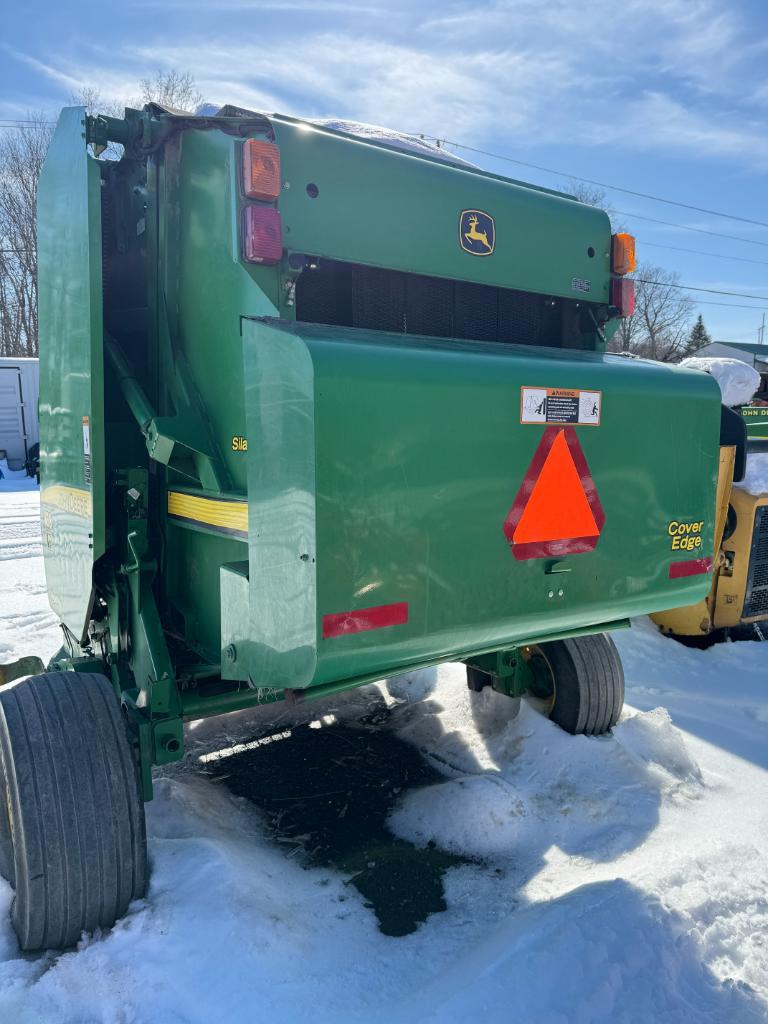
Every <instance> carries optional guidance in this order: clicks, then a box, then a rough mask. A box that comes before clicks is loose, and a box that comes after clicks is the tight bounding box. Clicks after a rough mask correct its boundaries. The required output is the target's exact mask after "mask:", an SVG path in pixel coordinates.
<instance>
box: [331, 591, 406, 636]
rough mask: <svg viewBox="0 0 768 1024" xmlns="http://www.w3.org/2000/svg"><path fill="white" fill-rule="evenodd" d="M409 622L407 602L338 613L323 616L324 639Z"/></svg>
mask: <svg viewBox="0 0 768 1024" xmlns="http://www.w3.org/2000/svg"><path fill="white" fill-rule="evenodd" d="M407 621H408V602H407V601H399V602H398V603H397V604H379V605H376V607H375V608H360V609H359V610H358V611H355V612H338V613H337V614H335V615H324V616H323V639H324V640H327V639H329V638H330V637H333V636H345V635H346V634H347V633H362V632H364V631H365V630H367V629H383V628H384V627H385V626H403V625H405V623H406V622H407Z"/></svg>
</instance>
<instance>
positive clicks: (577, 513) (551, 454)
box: [504, 426, 605, 561]
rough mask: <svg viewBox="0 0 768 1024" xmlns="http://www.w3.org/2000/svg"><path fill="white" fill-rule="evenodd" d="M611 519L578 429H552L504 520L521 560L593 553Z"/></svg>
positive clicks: (533, 459) (506, 531)
mask: <svg viewBox="0 0 768 1024" xmlns="http://www.w3.org/2000/svg"><path fill="white" fill-rule="evenodd" d="M604 523H605V514H604V512H603V509H602V506H601V504H600V499H599V498H598V496H597V491H596V490H595V483H594V481H593V479H592V475H591V474H590V472H589V467H588V466H587V460H586V459H585V457H584V452H583V451H582V448H581V444H580V443H579V439H578V436H577V434H576V431H575V430H574V429H573V427H569V426H566V427H548V428H547V429H546V430H545V431H544V434H543V436H542V438H541V441H540V442H539V446H538V448H537V449H536V451H535V452H534V455H533V458H532V459H531V464H530V466H529V467H528V471H527V473H526V474H525V477H524V479H523V482H522V484H521V486H520V490H519V491H518V493H517V497H516V498H515V501H514V503H513V505H512V508H511V509H510V511H509V515H508V516H507V518H506V520H505V522H504V536H505V537H506V538H507V541H508V542H509V544H510V546H511V548H512V553H513V554H514V556H515V558H517V559H519V560H521V561H522V560H524V559H528V558H547V557H551V556H555V557H559V556H561V555H571V554H578V553H581V552H585V551H592V550H593V549H594V547H595V545H596V544H597V541H598V538H599V536H600V533H601V531H602V528H603V524H604Z"/></svg>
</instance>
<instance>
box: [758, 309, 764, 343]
mask: <svg viewBox="0 0 768 1024" xmlns="http://www.w3.org/2000/svg"><path fill="white" fill-rule="evenodd" d="M764 337H765V313H763V322H762V323H761V324H760V326H759V327H758V329H757V344H758V345H762V344H763V338H764Z"/></svg>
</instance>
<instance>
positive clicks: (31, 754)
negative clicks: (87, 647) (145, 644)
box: [0, 672, 147, 950]
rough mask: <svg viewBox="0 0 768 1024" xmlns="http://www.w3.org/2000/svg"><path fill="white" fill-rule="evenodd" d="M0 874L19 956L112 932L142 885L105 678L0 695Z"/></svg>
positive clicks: (132, 805) (72, 678) (76, 677)
mask: <svg viewBox="0 0 768 1024" xmlns="http://www.w3.org/2000/svg"><path fill="white" fill-rule="evenodd" d="M0 787H1V788H0V870H1V871H2V873H3V874H4V875H5V877H6V878H7V879H8V881H9V882H10V883H11V886H12V887H13V888H14V890H15V896H14V900H13V904H12V906H11V921H12V924H13V927H14V930H15V932H16V935H17V938H18V941H19V945H20V946H21V948H22V949H23V950H41V949H66V948H67V947H69V946H73V945H75V944H76V943H77V942H78V940H79V939H80V937H81V935H82V934H83V932H92V931H94V930H95V929H96V928H110V927H111V926H112V925H113V924H114V923H115V921H116V920H117V919H118V918H119V917H121V916H122V915H123V914H124V913H125V911H126V910H127V909H128V905H129V904H130V902H131V901H132V900H134V899H137V898H139V897H141V896H143V895H144V891H145V889H146V883H147V846H146V832H145V823H144V806H143V803H142V799H141V793H140V790H139V781H138V772H137V768H136V763H135V759H134V756H133V753H132V751H131V745H130V742H129V739H128V732H127V729H126V726H125V723H124V721H123V717H122V713H121V710H120V704H119V702H118V700H117V697H116V696H115V692H114V690H113V688H112V686H111V685H110V683H109V682H108V680H107V679H105V677H104V676H102V675H97V674H93V673H80V672H49V673H46V674H44V675H39V676H31V677H30V678H29V679H25V680H23V681H21V682H18V683H16V684H13V685H9V686H7V687H3V688H2V689H0Z"/></svg>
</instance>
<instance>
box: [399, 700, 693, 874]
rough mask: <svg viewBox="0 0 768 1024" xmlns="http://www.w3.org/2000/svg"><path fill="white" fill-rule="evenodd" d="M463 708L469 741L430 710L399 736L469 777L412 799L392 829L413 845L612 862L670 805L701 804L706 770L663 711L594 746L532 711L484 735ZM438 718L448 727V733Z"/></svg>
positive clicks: (627, 722)
mask: <svg viewBox="0 0 768 1024" xmlns="http://www.w3.org/2000/svg"><path fill="white" fill-rule="evenodd" d="M487 693H488V691H483V693H482V694H472V693H470V692H469V691H466V694H460V695H459V694H457V695H452V703H453V704H454V706H455V705H456V704H457V703H458V702H459V701H460V700H461V703H462V704H464V705H465V706H466V705H472V704H474V703H483V702H487V697H486V694H487ZM493 697H495V698H496V699H497V701H507V698H505V697H499V695H498V694H493ZM477 698H480V700H479V701H478V700H477ZM494 703H496V701H494ZM500 710H501V711H502V713H503V711H504V708H503V707H502V708H501V709H500ZM466 711H467V713H466V717H465V722H466V721H472V720H473V719H474V722H475V728H474V729H472V730H471V733H470V730H469V729H467V727H466V725H465V727H464V729H463V730H460V731H459V732H458V733H457V732H456V730H455V729H454V728H453V724H452V718H453V714H452V712H451V711H449V710H448V709H446V708H445V706H444V705H442V706H441V708H440V710H437V709H436V708H434V707H433V708H430V706H429V702H427V703H426V704H422V705H416V706H415V707H414V708H413V709H412V712H411V714H410V715H408V716H407V719H406V722H405V724H404V726H403V729H402V732H401V735H403V736H408V737H409V738H410V740H411V742H416V743H417V744H418V745H419V746H420V748H421V749H422V750H424V752H425V753H426V754H427V755H428V756H429V755H432V756H434V757H435V758H436V763H438V764H439V765H442V766H443V768H444V770H447V771H449V772H452V773H458V772H460V773H461V774H460V775H458V777H456V778H453V779H450V780H448V781H446V782H442V783H439V784H437V785H435V786H431V787H426V788H423V789H417V790H413V791H411V792H409V793H407V794H406V795H405V796H404V798H403V800H402V801H401V802H400V804H399V806H398V807H397V808H396V809H395V810H394V812H393V813H392V815H391V816H390V821H389V824H390V827H391V828H392V830H393V831H394V832H395V833H396V834H397V835H399V836H401V837H402V838H404V839H408V840H410V841H412V842H414V843H416V844H417V845H426V844H427V843H434V844H435V845H437V846H438V847H440V848H441V849H444V850H447V851H448V852H451V853H468V854H469V855H471V856H473V857H481V858H494V859H499V858H502V859H507V858H515V859H516V858H519V857H520V856H521V854H527V855H531V854H532V853H535V852H536V851H540V850H542V849H546V848H547V847H548V846H549V845H550V844H552V843H555V844H557V845H558V846H561V847H562V848H563V849H567V850H569V851H571V852H572V853H578V854H579V855H584V856H589V857H590V858H592V859H594V860H607V859H609V858H611V857H614V856H616V855H617V854H618V853H620V852H622V851H623V850H625V849H627V848H629V847H631V846H633V845H634V844H635V843H637V842H639V841H641V840H642V838H643V836H644V835H645V834H647V832H648V831H649V830H650V829H651V828H652V827H653V825H654V824H655V822H656V820H657V819H658V814H659V808H660V806H661V804H662V802H663V801H664V800H665V799H666V798H668V797H671V796H672V795H674V796H675V798H676V799H677V798H679V797H683V798H688V799H695V798H697V797H698V795H699V794H698V791H699V789H700V787H701V785H702V777H701V771H700V769H699V767H698V765H697V764H696V762H695V760H694V759H693V758H692V756H691V755H690V753H689V752H688V751H687V750H686V747H685V743H684V741H683V739H682V736H681V734H680V732H679V731H678V730H677V729H675V728H674V726H673V725H672V723H671V721H670V718H669V715H668V714H667V713H666V711H664V710H663V709H661V708H659V709H657V710H655V711H652V712H648V713H645V714H631V713H628V714H627V715H626V717H625V719H624V720H623V721H622V722H621V723H620V724H619V725H618V726H617V727H616V729H615V730H614V734H613V736H610V737H598V738H596V737H587V736H567V735H566V734H565V733H564V732H562V731H561V730H560V729H558V728H557V727H556V726H555V725H553V723H551V722H549V721H548V720H547V719H545V718H543V717H542V716H541V715H539V714H538V713H537V712H535V711H534V710H533V709H532V708H531V707H530V706H529V705H527V704H526V703H525V702H523V704H522V706H521V708H520V713H519V715H517V716H515V717H514V718H512V719H509V718H507V720H506V724H505V725H502V726H500V724H499V720H500V721H501V722H504V717H503V714H502V716H499V719H497V722H496V725H495V727H494V728H493V729H492V730H491V731H490V732H489V733H485V732H479V731H478V730H477V725H478V717H477V715H476V714H474V713H473V711H472V709H471V707H466ZM446 716H447V718H446ZM419 717H423V718H424V722H423V723H421V722H419V721H418V719H419ZM435 717H437V719H438V721H439V720H440V719H443V721H442V724H441V727H440V728H436V723H435V721H434V719H435ZM462 733H463V734H464V735H462ZM467 733H470V735H469V736H467V735H466V734H467ZM478 745H482V746H484V747H485V756H484V757H481V756H478V751H477V749H476V748H477V746H478ZM462 747H463V749H461V748H462ZM473 748H474V749H473ZM470 771H471V772H472V774H470V775H468V774H467V773H468V772H470ZM630 794H631V795H630Z"/></svg>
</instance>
